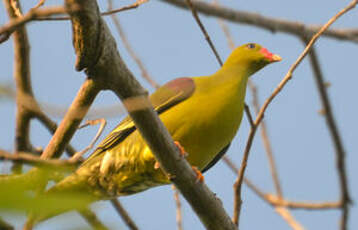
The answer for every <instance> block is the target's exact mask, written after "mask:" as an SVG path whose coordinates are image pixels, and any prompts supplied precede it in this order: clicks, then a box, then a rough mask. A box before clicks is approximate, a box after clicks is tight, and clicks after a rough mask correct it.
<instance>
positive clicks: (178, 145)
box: [174, 141, 188, 158]
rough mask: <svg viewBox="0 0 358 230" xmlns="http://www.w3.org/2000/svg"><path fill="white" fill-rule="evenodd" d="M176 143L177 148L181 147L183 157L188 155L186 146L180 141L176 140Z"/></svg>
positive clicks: (180, 151)
mask: <svg viewBox="0 0 358 230" xmlns="http://www.w3.org/2000/svg"><path fill="white" fill-rule="evenodd" d="M174 144H175V145H176V146H177V148H178V149H179V153H180V156H182V157H183V158H185V157H187V156H188V153H187V152H185V149H184V147H183V146H182V145H181V144H180V143H179V141H174Z"/></svg>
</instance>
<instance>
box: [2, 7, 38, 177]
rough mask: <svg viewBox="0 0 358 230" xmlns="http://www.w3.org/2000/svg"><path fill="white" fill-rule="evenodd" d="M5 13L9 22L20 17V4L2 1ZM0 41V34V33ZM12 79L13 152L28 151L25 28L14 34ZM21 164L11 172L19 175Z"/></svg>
mask: <svg viewBox="0 0 358 230" xmlns="http://www.w3.org/2000/svg"><path fill="white" fill-rule="evenodd" d="M4 4H5V7H6V10H7V13H8V15H9V18H10V20H11V21H16V20H18V19H19V17H21V7H20V3H19V2H18V1H16V0H5V1H4ZM0 30H1V28H0ZM0 40H1V33H0ZM13 41H14V54H15V57H14V65H15V68H14V79H15V82H16V127H15V136H16V138H15V151H16V152H18V151H28V150H29V149H30V139H29V132H30V121H31V113H30V112H29V110H28V109H27V107H26V106H25V105H24V103H26V101H23V99H24V98H26V97H27V96H29V97H32V95H33V92H32V87H31V77H30V44H29V41H28V37H27V32H26V28H25V27H19V29H18V30H17V31H15V33H14V39H13ZM21 170H22V167H21V164H17V163H15V164H14V165H13V166H12V171H13V172H15V173H20V172H21Z"/></svg>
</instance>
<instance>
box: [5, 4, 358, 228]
mask: <svg viewBox="0 0 358 230" xmlns="http://www.w3.org/2000/svg"><path fill="white" fill-rule="evenodd" d="M22 2H23V3H24V4H25V7H24V8H25V9H29V7H31V6H34V5H35V4H36V2H37V1H34V0H27V1H22ZM104 2H105V1H103V2H102V1H101V3H104ZM131 2H132V1H128V0H127V1H115V3H116V6H118V7H119V6H124V5H127V4H130V3H131ZM221 2H222V4H223V5H225V6H228V7H230V8H233V9H240V10H247V11H250V12H257V13H260V14H262V15H266V16H272V17H278V18H283V19H290V20H293V21H300V22H304V23H307V24H314V25H316V24H323V23H325V22H326V21H327V20H328V19H329V18H330V17H331V16H333V15H334V14H335V13H336V12H338V10H340V9H342V8H343V7H344V6H346V5H347V4H348V3H349V1H346V0H344V1H323V0H317V1H307V0H302V1H283V0H271V1H232V0H226V1H224V0H222V1H221ZM61 3H62V1H48V2H47V3H46V4H47V5H56V4H61ZM323 6H324V7H323ZM101 9H102V10H105V9H106V4H102V5H101ZM118 15H119V18H120V20H121V23H122V26H123V28H124V30H125V31H126V34H127V36H128V38H129V40H130V42H131V44H132V46H133V47H134V50H135V51H136V52H137V54H138V55H139V56H140V58H141V59H142V61H143V63H144V64H145V66H146V67H147V70H148V72H149V73H150V74H151V76H152V77H153V78H154V79H155V80H156V81H158V82H159V83H160V84H163V83H165V82H167V81H169V80H171V79H174V78H176V77H182V76H201V75H208V74H211V73H213V72H215V71H216V70H217V69H218V67H219V65H218V63H217V61H216V59H215V57H214V55H213V54H212V52H211V50H210V49H209V46H208V45H207V43H206V42H205V39H204V37H203V35H202V34H201V32H200V30H199V28H198V27H197V25H196V23H195V21H194V19H193V18H192V16H191V14H190V13H189V12H188V11H185V10H181V9H178V8H175V7H173V6H170V5H168V4H165V3H162V2H160V1H157V0H151V1H149V3H146V4H144V5H142V6H140V7H139V8H138V9H136V10H131V11H126V12H123V13H120V14H118ZM201 18H202V21H203V23H204V25H205V27H206V28H207V30H208V33H209V35H210V36H211V38H212V40H213V42H214V44H215V46H216V48H217V50H218V52H219V54H220V56H221V57H222V58H223V59H225V58H226V57H227V56H228V55H229V53H230V49H229V47H228V46H227V43H226V38H225V36H224V34H223V32H222V31H221V29H220V26H219V25H218V23H217V20H216V19H215V18H212V17H204V16H201ZM357 20H358V16H357V10H353V11H351V12H349V13H348V14H347V15H345V16H343V17H342V18H341V19H339V20H338V21H337V22H336V23H335V24H334V25H333V27H335V28H352V27H357V25H356V23H354V22H357ZM6 21H7V17H6V13H5V11H4V8H3V5H0V24H4V23H5V22H6ZM106 21H107V23H108V24H109V26H110V28H111V29H112V32H113V35H114V36H115V38H116V40H117V43H118V49H119V51H120V53H121V55H122V57H123V59H124V60H125V62H126V63H127V65H128V67H129V68H130V69H131V71H132V72H133V73H134V75H135V76H137V78H138V79H139V80H140V81H141V82H142V83H143V85H144V86H145V87H147V88H148V90H150V91H153V89H152V88H151V87H150V86H149V85H148V84H147V83H146V82H144V81H143V80H142V79H141V77H140V71H139V69H138V67H137V66H136V65H135V63H134V61H133V60H132V59H131V58H130V57H129V56H128V53H127V52H126V50H125V49H124V47H123V45H122V44H121V40H120V38H119V37H118V34H117V32H116V31H115V30H114V26H113V24H112V21H111V20H110V18H106ZM228 25H229V27H230V30H231V32H232V35H233V38H234V41H235V43H236V44H237V45H239V44H243V43H247V42H257V43H260V44H262V45H263V46H265V47H266V48H268V49H269V50H270V51H272V52H274V53H277V54H279V55H280V56H281V57H282V58H283V61H282V62H280V63H275V64H273V65H270V66H268V67H266V68H265V69H264V70H262V71H260V72H259V73H257V74H255V75H254V76H253V77H252V79H253V81H254V82H255V83H256V84H257V87H258V90H259V96H260V100H261V102H263V101H264V99H265V98H267V97H268V96H269V95H270V94H271V92H272V91H273V89H274V88H275V87H276V86H277V84H278V83H279V82H280V81H281V79H282V78H283V77H284V75H285V74H286V72H287V70H288V69H289V67H290V65H291V64H292V63H293V62H294V61H295V59H296V58H297V57H298V55H299V54H300V53H301V52H302V50H303V48H304V47H303V44H302V42H301V41H300V39H298V38H296V37H294V36H292V35H288V34H284V33H280V32H277V33H271V32H268V31H266V30H262V29H258V28H255V27H252V26H247V25H241V24H234V23H228ZM28 32H29V38H30V42H31V65H32V66H31V68H32V69H31V74H32V80H33V88H34V92H35V96H36V98H37V99H38V100H39V101H41V102H44V103H49V104H53V105H58V106H61V107H64V108H66V107H67V106H69V105H70V103H71V101H72V100H73V98H74V97H75V95H76V92H77V90H78V88H79V87H80V85H81V83H82V82H83V81H84V79H85V75H84V73H78V72H76V71H75V70H74V61H75V55H74V52H73V47H72V43H71V42H72V38H71V26H70V23H69V22H63V21H60V22H35V23H31V24H29V26H28ZM316 48H317V52H318V57H319V61H320V64H321V67H322V70H323V75H324V78H325V80H326V81H328V82H330V83H331V86H330V87H329V88H328V93H329V98H330V99H331V102H332V107H333V111H334V115H335V118H336V121H337V124H338V128H339V131H340V133H341V136H342V139H343V144H344V147H345V150H346V153H347V158H346V162H347V171H348V178H349V188H350V192H351V195H352V198H353V200H357V198H358V197H357V194H358V183H357V180H356V179H355V175H358V168H357V167H356V163H357V162H358V157H357V154H356V153H357V151H358V143H357V134H356V130H357V128H358V124H357V120H356V117H358V109H357V106H356V104H357V102H356V98H357V96H358V94H357V90H356V86H357V85H358V78H357V77H358V76H357V69H356V64H357V57H356V55H357V51H358V47H357V44H354V43H352V42H347V41H337V40H333V39H329V38H321V39H319V40H318V42H317V44H316ZM0 60H1V62H0V70H1V71H0V84H10V85H13V84H14V83H13V80H12V65H13V50H12V41H11V40H9V41H7V42H5V43H3V44H1V45H0ZM246 101H247V102H251V95H250V93H248V94H247V97H246ZM118 103H119V101H118V99H117V98H116V97H115V96H114V94H112V93H108V92H103V93H102V94H101V95H99V96H98V97H97V99H96V101H95V104H94V106H93V107H94V108H95V107H101V106H104V105H117V104H118ZM320 109H321V103H320V100H319V95H318V93H317V90H316V85H315V83H314V79H313V75H312V72H311V69H310V66H309V62H308V59H305V60H304V61H303V62H302V64H301V65H300V66H299V67H298V68H297V70H296V71H295V72H294V74H293V79H292V80H291V81H290V82H289V83H288V84H287V86H286V87H285V88H284V89H283V91H282V92H281V93H280V94H279V95H278V96H277V97H276V98H275V100H274V101H273V102H272V104H271V105H270V107H269V108H268V110H267V113H266V116H265V121H266V122H267V126H268V130H269V136H270V139H271V143H272V146H273V152H274V156H275V159H276V161H277V166H278V171H279V177H280V180H281V183H282V187H283V193H284V196H285V198H287V199H290V200H295V201H334V200H337V199H338V198H339V187H338V177H337V170H336V168H335V153H334V148H333V145H332V142H331V139H330V134H329V132H328V130H327V126H326V123H325V119H324V117H323V116H321V115H320V114H319V113H318V111H319V110H320ZM0 114H1V119H0V127H1V128H0V146H1V148H3V149H6V150H9V151H11V150H13V142H14V141H13V140H14V124H15V119H14V115H15V106H14V103H13V102H12V101H9V100H3V99H1V98H0ZM123 116H124V115H123V114H118V117H115V118H110V119H109V120H108V126H107V128H106V130H105V133H108V132H109V131H110V130H111V128H112V127H114V126H115V125H116V124H117V123H118V122H119V121H120V120H121V118H123ZM56 119H57V120H58V121H59V120H60V118H56ZM95 132H96V128H87V129H85V130H80V131H78V132H77V133H76V135H75V137H74V138H73V140H72V141H71V143H72V144H73V145H74V146H75V147H76V148H77V149H81V148H83V147H85V146H86V145H87V144H88V143H89V141H90V140H91V138H92V137H93V135H94V134H95ZM248 132H249V126H248V123H247V119H246V117H244V118H243V121H242V125H241V128H240V130H239V132H238V134H237V136H236V138H235V140H234V142H233V145H232V147H231V148H230V150H229V152H228V156H229V157H230V158H232V159H233V160H234V161H235V162H236V163H237V164H239V163H240V160H241V157H242V153H243V149H244V147H245V143H246V139H247V135H248ZM257 134H258V135H256V138H255V140H254V143H253V146H252V149H251V155H250V159H249V164H248V167H247V174H246V175H247V176H248V178H250V179H251V180H252V181H253V182H254V183H255V184H257V185H258V186H259V187H260V188H261V189H262V190H264V191H265V192H274V187H273V184H272V180H271V177H270V173H269V168H268V162H267V159H266V156H265V151H264V149H263V145H262V142H261V140H260V135H259V133H257ZM50 137H51V136H50V135H49V134H48V132H47V130H46V129H44V128H43V127H42V126H41V125H40V124H39V123H38V122H36V121H35V122H33V123H32V126H31V141H32V143H33V144H34V145H35V146H42V147H45V146H46V144H47V143H48V141H49V140H50ZM8 168H9V164H3V163H0V171H1V172H2V173H5V172H6V170H7V169H8ZM205 178H206V179H205V182H206V183H207V185H208V186H209V187H210V188H211V189H212V190H213V192H215V193H216V194H217V195H218V197H220V199H221V200H222V201H223V204H224V207H225V208H226V210H227V212H228V213H230V215H231V214H232V210H233V207H232V206H233V204H232V203H233V191H232V184H233V182H234V180H235V175H233V174H232V172H231V171H230V170H229V169H228V168H227V167H226V165H224V163H218V164H217V165H216V166H215V167H214V168H212V169H211V170H210V171H209V172H208V173H206V174H205ZM120 200H121V201H122V202H123V204H124V205H125V206H126V208H127V209H128V211H129V213H130V214H131V215H132V217H133V219H134V220H135V221H136V223H137V224H138V226H139V228H140V229H150V230H151V229H175V228H176V226H175V204H174V201H173V192H172V190H171V188H170V186H163V187H158V188H154V189H151V190H149V191H146V192H143V193H140V194H137V195H133V196H129V197H123V198H121V199H120ZM243 200H244V204H243V210H242V214H241V218H240V220H241V222H240V226H241V229H288V228H289V227H288V225H287V223H286V222H284V221H283V220H282V218H281V217H279V216H278V215H277V214H276V213H275V211H274V209H272V208H271V207H270V206H269V205H267V204H266V203H264V202H262V201H261V200H260V199H259V198H258V197H257V196H256V195H255V194H253V193H252V192H251V191H250V190H248V189H247V187H246V186H244V189H243ZM182 201H183V215H184V217H183V221H184V229H204V228H203V226H202V224H201V223H200V222H199V220H198V218H197V217H196V216H195V214H194V213H193V212H192V211H191V208H190V207H189V206H188V204H187V203H186V202H185V201H184V200H183V199H182ZM93 209H94V210H97V213H98V215H99V216H100V218H101V219H102V220H103V221H104V222H105V223H106V224H107V225H108V226H109V227H111V228H113V229H126V227H125V226H124V224H123V222H122V221H121V220H120V218H119V217H118V216H117V214H116V213H115V212H114V210H113V208H112V207H111V206H110V205H109V204H108V202H98V203H96V204H94V205H93ZM292 213H293V215H294V217H295V218H296V219H297V220H298V221H299V222H300V223H301V224H302V225H303V226H304V227H305V228H306V229H328V230H329V229H337V228H338V223H339V216H340V215H339V212H338V211H309V212H307V211H293V212H292ZM357 215H358V209H357V207H356V206H352V208H351V218H350V221H349V226H350V229H354V228H357V227H358V220H357V219H356V218H354V217H355V216H357ZM3 216H4V217H6V218H5V219H7V220H9V221H10V222H11V221H12V222H14V221H15V220H17V221H16V226H17V227H19V228H20V226H21V225H22V223H23V222H22V221H23V220H24V217H23V216H21V215H16V216H15V217H14V215H13V214H11V215H10V214H4V215H3ZM19 220H21V221H19ZM76 227H86V223H85V222H84V221H83V220H82V219H81V217H79V216H78V215H77V214H74V213H68V214H65V215H62V216H60V217H57V218H54V219H52V220H49V221H48V222H46V223H44V224H43V225H40V226H39V227H38V229H73V228H76Z"/></svg>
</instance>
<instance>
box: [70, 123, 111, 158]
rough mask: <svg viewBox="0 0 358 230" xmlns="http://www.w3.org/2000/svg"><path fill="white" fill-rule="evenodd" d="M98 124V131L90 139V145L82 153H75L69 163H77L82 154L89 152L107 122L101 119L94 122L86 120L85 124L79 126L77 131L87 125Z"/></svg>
mask: <svg viewBox="0 0 358 230" xmlns="http://www.w3.org/2000/svg"><path fill="white" fill-rule="evenodd" d="M98 123H99V124H100V126H99V128H98V131H97V133H96V135H95V136H94V138H93V139H92V141H91V143H90V144H89V145H88V146H87V147H86V148H84V149H83V150H82V151H80V152H77V153H75V154H74V155H73V156H72V157H71V158H70V161H78V159H80V158H81V157H82V155H83V154H85V153H86V152H87V151H88V150H90V149H91V148H93V146H94V145H95V143H96V142H97V140H98V138H99V137H100V136H101V134H102V132H103V130H104V127H106V124H107V121H106V120H105V119H103V118H101V119H96V120H88V121H86V123H85V124H83V125H81V126H80V127H79V129H81V128H84V127H86V126H88V125H97V124H98Z"/></svg>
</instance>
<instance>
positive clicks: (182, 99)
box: [33, 43, 281, 221]
mask: <svg viewBox="0 0 358 230" xmlns="http://www.w3.org/2000/svg"><path fill="white" fill-rule="evenodd" d="M278 61H281V57H280V56H279V55H277V54H273V53H271V52H269V51H268V50H267V49H266V48H264V47H262V46H261V45H259V44H256V43H248V44H245V45H242V46H239V47H237V48H236V49H235V50H233V51H232V53H231V54H230V55H229V57H228V58H227V60H226V61H225V62H224V64H223V65H222V67H221V68H220V69H219V70H218V71H216V72H215V73H214V74H212V75H209V76H201V77H182V78H177V79H174V80H172V81H170V82H168V83H166V84H164V85H163V86H161V87H160V88H158V89H157V90H156V91H155V92H154V93H153V94H151V95H150V96H149V98H150V101H151V103H152V105H153V108H154V109H155V110H156V112H157V113H158V116H159V118H160V119H161V121H162V122H163V124H164V125H165V127H166V128H167V129H168V131H169V133H170V134H171V136H172V138H173V140H174V141H175V143H176V145H177V146H178V148H180V149H181V151H180V152H181V153H183V154H184V153H186V154H187V156H186V160H187V161H188V162H189V164H190V165H191V166H193V169H194V170H195V171H196V173H197V175H198V178H201V173H204V172H206V171H207V170H208V169H210V168H211V167H212V166H214V165H215V164H216V163H217V162H218V161H219V160H220V158H221V157H222V156H223V155H224V154H225V153H226V152H227V150H228V148H229V146H230V143H231V142H232V140H233V138H234V137H235V135H236V133H237V131H238V129H239V126H240V123H241V120H242V117H243V111H244V103H245V94H246V88H247V82H248V79H249V77H250V76H251V75H253V74H254V73H256V72H257V71H259V70H260V69H262V68H263V67H265V66H266V65H268V64H271V63H274V62H278ZM201 180H202V179H201ZM165 184H170V179H169V178H168V176H167V175H166V174H165V173H164V171H163V170H162V169H161V168H160V167H158V163H157V162H156V159H155V157H154V155H153V153H152V152H151V150H150V148H149V147H148V145H147V144H146V142H145V141H144V139H143V137H142V136H141V134H140V132H139V131H138V130H137V129H136V127H135V124H134V122H133V121H132V119H131V118H130V117H129V116H128V117H126V118H125V119H123V120H122V122H120V124H119V125H118V126H117V127H115V128H114V129H113V130H112V131H111V132H110V133H109V135H108V136H107V137H106V138H105V139H104V140H103V141H102V142H101V143H100V144H99V145H98V146H97V148H96V149H95V150H94V152H93V153H92V154H91V156H90V157H89V158H88V159H87V160H85V162H84V163H82V164H81V165H80V166H79V168H78V169H77V170H76V171H75V172H74V173H72V174H71V175H69V176H68V177H66V178H64V179H63V180H62V181H60V182H59V183H57V184H56V185H54V186H53V187H52V188H50V189H49V190H48V191H47V192H46V193H47V194H60V193H62V194H66V193H67V194H74V193H77V194H79V195H80V196H83V195H84V194H87V195H88V194H89V195H90V198H89V201H88V202H94V201H97V200H106V199H112V198H115V197H118V196H126V195H131V194H135V193H138V192H142V191H144V190H147V189H149V188H152V187H155V186H160V185H165ZM45 195H46V194H45ZM68 209H69V208H64V209H63V210H58V211H56V213H52V214H46V215H42V217H39V216H41V215H39V214H36V215H37V216H38V218H37V220H38V221H39V220H41V219H42V220H44V219H47V218H49V217H52V216H54V215H57V214H59V213H62V212H64V211H67V210H68ZM36 215H34V216H36ZM33 219H36V218H33Z"/></svg>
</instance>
